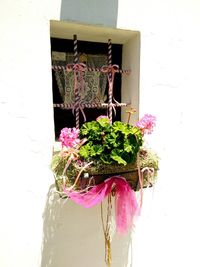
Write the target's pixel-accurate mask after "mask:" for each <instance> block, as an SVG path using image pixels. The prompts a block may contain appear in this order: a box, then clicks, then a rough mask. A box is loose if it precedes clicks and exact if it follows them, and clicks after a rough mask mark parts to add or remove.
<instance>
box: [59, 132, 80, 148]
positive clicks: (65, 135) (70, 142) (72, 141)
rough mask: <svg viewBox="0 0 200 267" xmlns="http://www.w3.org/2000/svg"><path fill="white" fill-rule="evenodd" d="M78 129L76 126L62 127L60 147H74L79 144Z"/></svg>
mask: <svg viewBox="0 0 200 267" xmlns="http://www.w3.org/2000/svg"><path fill="white" fill-rule="evenodd" d="M78 137H79V130H78V129H76V128H63V129H62V130H61V133H60V136H59V141H61V142H62V147H63V146H66V147H68V148H71V147H75V146H76V145H77V144H79V142H80V139H79V138H78Z"/></svg>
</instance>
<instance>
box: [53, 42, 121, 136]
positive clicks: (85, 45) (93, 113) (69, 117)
mask: <svg viewBox="0 0 200 267" xmlns="http://www.w3.org/2000/svg"><path fill="white" fill-rule="evenodd" d="M73 49H74V48H73V40H66V39H57V38H51V51H58V52H68V53H73V52H74V50H73ZM78 52H79V53H85V54H105V55H107V53H108V45H107V43H96V42H85V41H78ZM112 63H113V64H117V65H119V67H120V68H121V64H122V45H119V44H113V45H112ZM53 72H54V71H52V81H53V103H62V102H63V101H62V99H61V96H60V94H59V90H58V86H57V83H56V80H55V75H54V73H53ZM113 95H114V98H115V99H116V100H117V101H118V102H121V75H120V74H116V75H115V80H114V90H113ZM84 112H85V114H86V118H87V121H91V120H95V119H96V118H97V117H98V116H100V115H107V110H106V109H97V108H93V109H86V108H85V109H84ZM116 120H121V109H120V108H116V116H114V113H113V121H116ZM83 122H84V121H83V117H82V114H81V112H80V123H81V124H82V123H83ZM54 125H55V136H56V139H57V138H58V137H59V134H60V130H61V129H62V128H64V127H75V117H74V115H73V114H72V110H63V109H60V108H54Z"/></svg>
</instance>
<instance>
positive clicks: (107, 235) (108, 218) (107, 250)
mask: <svg viewBox="0 0 200 267" xmlns="http://www.w3.org/2000/svg"><path fill="white" fill-rule="evenodd" d="M111 197H112V193H110V194H109V195H108V198H107V215H106V224H105V223H104V218H103V204H102V202H101V222H102V228H103V233H104V240H105V262H106V265H107V267H111V264H112V252H111V236H110V225H111V216H112V199H111Z"/></svg>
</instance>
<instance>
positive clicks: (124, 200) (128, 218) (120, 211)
mask: <svg viewBox="0 0 200 267" xmlns="http://www.w3.org/2000/svg"><path fill="white" fill-rule="evenodd" d="M113 188H115V217H116V229H117V232H118V233H120V234H124V233H126V232H127V231H128V230H129V228H130V227H131V226H132V224H133V220H134V218H135V216H137V215H138V214H139V212H140V207H139V205H138V203H137V199H136V195H135V192H134V191H133V190H132V189H131V187H130V185H129V184H128V183H127V181H126V180H125V179H124V178H123V177H121V176H113V177H111V178H109V179H107V180H105V181H104V182H103V183H101V184H99V185H96V186H94V187H92V189H91V190H89V191H88V192H86V193H80V192H76V191H69V190H67V189H66V188H65V189H64V192H65V193H66V195H67V196H69V197H70V198H71V199H72V200H73V201H74V202H76V203H77V204H79V205H81V206H83V207H85V208H90V207H93V206H95V205H97V204H99V203H100V202H101V201H103V200H104V199H105V198H106V197H107V196H108V194H110V193H111V192H112V190H113Z"/></svg>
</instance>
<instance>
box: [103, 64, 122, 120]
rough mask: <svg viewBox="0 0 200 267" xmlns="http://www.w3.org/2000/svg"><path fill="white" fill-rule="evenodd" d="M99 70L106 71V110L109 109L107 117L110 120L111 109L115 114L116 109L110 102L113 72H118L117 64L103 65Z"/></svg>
mask: <svg viewBox="0 0 200 267" xmlns="http://www.w3.org/2000/svg"><path fill="white" fill-rule="evenodd" d="M101 72H102V73H106V74H107V78H108V111H109V114H108V117H109V119H110V120H111V121H112V109H113V110H114V113H115V115H116V110H115V107H114V105H113V103H112V98H113V85H114V78H115V73H116V72H119V66H118V65H108V66H103V67H102V68H101ZM115 101H116V100H115ZM116 102H117V101H116Z"/></svg>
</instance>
